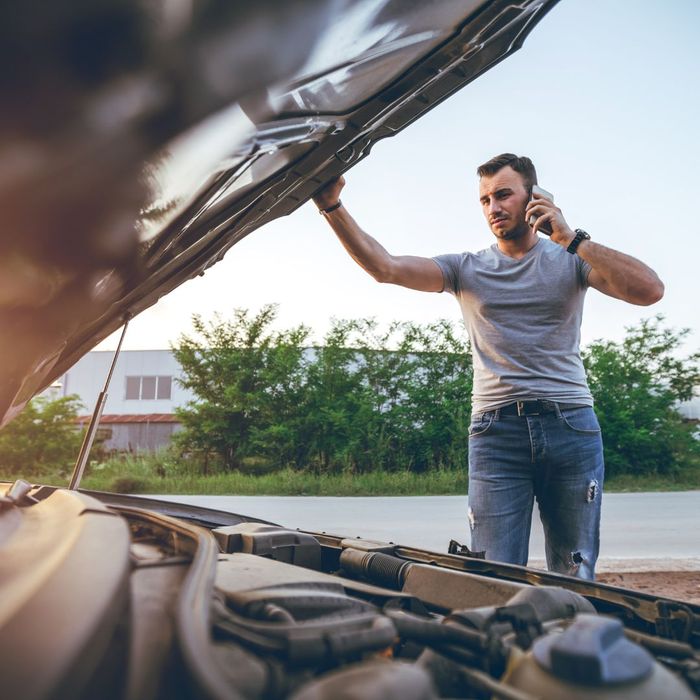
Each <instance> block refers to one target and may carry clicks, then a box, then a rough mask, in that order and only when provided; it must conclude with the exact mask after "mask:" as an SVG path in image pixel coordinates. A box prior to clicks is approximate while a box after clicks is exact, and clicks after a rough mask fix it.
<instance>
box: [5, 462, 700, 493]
mask: <svg viewBox="0 0 700 700" xmlns="http://www.w3.org/2000/svg"><path fill="white" fill-rule="evenodd" d="M86 472H87V473H86V475H85V476H84V478H83V480H82V483H81V487H82V488H86V489H94V490H98V491H116V492H119V493H154V494H155V493H157V494H211V495H225V494H230V495H240V496H438V495H455V496H457V495H464V494H466V493H467V475H466V472H464V471H457V470H450V469H442V470H433V471H430V472H426V473H424V474H415V473H413V472H409V471H400V472H370V473H366V474H353V473H351V472H342V473H339V474H320V475H317V474H313V473H310V472H301V471H295V470H292V469H280V470H275V471H269V472H267V473H250V474H247V473H242V472H229V473H216V474H212V475H209V476H202V475H200V474H196V473H192V472H193V469H192V466H191V465H189V464H188V463H186V462H183V461H181V460H177V459H173V458H171V457H169V456H167V455H145V456H143V457H133V456H126V457H119V458H114V459H111V460H108V461H106V462H104V463H99V464H96V463H92V464H91V465H90V467H89V468H88V469H87V470H86ZM0 478H5V479H6V480H8V481H11V480H12V479H13V478H16V477H8V476H7V475H0ZM68 479H69V474H68V473H67V472H51V473H46V474H42V475H32V476H31V480H33V481H35V482H37V483H46V484H54V485H60V486H64V485H67V483H68ZM694 489H700V468H693V469H688V470H686V471H684V472H682V473H681V474H680V475H676V476H670V475H658V474H651V475H633V474H624V475H620V476H616V477H610V478H608V479H607V480H606V483H605V491H606V492H607V493H611V492H618V493H624V492H641V491H687V490H694Z"/></svg>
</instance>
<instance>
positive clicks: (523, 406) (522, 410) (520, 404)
mask: <svg viewBox="0 0 700 700" xmlns="http://www.w3.org/2000/svg"><path fill="white" fill-rule="evenodd" d="M527 404H535V407H534V408H535V410H532V411H528V410H527ZM515 406H516V408H517V409H518V417H520V418H522V417H523V416H539V415H540V413H541V411H540V410H539V409H540V402H539V401H516V402H515Z"/></svg>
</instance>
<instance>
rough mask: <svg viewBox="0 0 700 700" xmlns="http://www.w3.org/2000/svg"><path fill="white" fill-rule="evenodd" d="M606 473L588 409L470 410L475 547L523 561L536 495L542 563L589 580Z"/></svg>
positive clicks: (598, 435) (500, 558)
mask: <svg viewBox="0 0 700 700" xmlns="http://www.w3.org/2000/svg"><path fill="white" fill-rule="evenodd" d="M603 475H604V466H603V442H602V438H601V433H600V426H599V425H598V419H597V418H596V415H595V413H594V412H593V409H592V408H589V407H586V406H582V407H576V408H569V409H564V410H561V409H560V408H559V407H558V406H557V408H556V411H555V412H552V413H544V414H540V415H533V416H512V415H507V416H503V415H501V413H500V410H499V409H496V410H493V411H487V412H485V413H480V414H475V415H474V416H472V421H471V425H470V427H469V524H470V528H471V536H472V540H471V541H472V544H471V547H472V549H473V550H475V551H485V552H486V558H487V559H492V560H494V561H501V562H507V563H510V564H520V565H522V566H524V565H526V564H527V558H528V544H529V539H530V523H531V520H532V507H533V498H536V499H537V503H538V505H539V509H540V518H541V520H542V525H543V527H544V535H545V550H546V556H547V568H548V569H549V570H550V571H556V572H559V573H563V574H569V575H571V576H578V577H579V578H584V579H591V580H593V579H594V578H595V563H596V560H597V558H598V548H599V543H600V506H601V496H602V487H603Z"/></svg>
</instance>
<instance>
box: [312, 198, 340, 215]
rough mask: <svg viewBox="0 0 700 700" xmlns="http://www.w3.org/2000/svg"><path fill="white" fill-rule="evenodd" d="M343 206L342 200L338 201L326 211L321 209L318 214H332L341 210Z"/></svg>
mask: <svg viewBox="0 0 700 700" xmlns="http://www.w3.org/2000/svg"><path fill="white" fill-rule="evenodd" d="M342 206H343V203H342V202H341V201H340V200H338V201H337V202H336V203H335V204H331V206H330V207H326V208H325V209H319V210H318V212H319V214H330V213H331V212H332V211H335V210H336V209H340V207H342Z"/></svg>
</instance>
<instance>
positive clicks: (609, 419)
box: [583, 315, 700, 474]
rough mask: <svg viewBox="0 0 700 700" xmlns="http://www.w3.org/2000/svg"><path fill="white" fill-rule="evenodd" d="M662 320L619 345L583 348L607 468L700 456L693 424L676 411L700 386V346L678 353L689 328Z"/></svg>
mask: <svg viewBox="0 0 700 700" xmlns="http://www.w3.org/2000/svg"><path fill="white" fill-rule="evenodd" d="M663 320H664V319H663V316H660V315H657V316H655V317H653V318H650V319H646V320H643V321H641V322H640V323H639V325H637V326H633V327H630V328H627V329H626V331H627V334H626V336H625V338H624V340H623V341H622V342H621V343H614V342H612V341H604V340H598V341H596V342H594V343H592V344H591V345H590V346H588V348H586V350H585V352H584V353H583V359H584V364H585V367H586V371H587V373H588V381H589V385H590V388H591V392H592V393H593V397H594V399H595V404H596V412H597V414H598V417H599V420H600V423H601V427H602V430H603V442H604V445H605V462H606V469H607V471H608V473H609V474H620V473H635V472H636V473H655V472H656V473H662V474H669V473H674V472H677V471H678V470H680V469H683V468H687V467H690V466H693V465H695V466H697V464H698V460H699V459H700V441H698V440H697V439H696V437H695V435H694V430H695V428H694V426H693V425H691V424H688V423H687V422H684V421H683V419H682V417H681V415H680V414H679V413H678V411H677V405H678V403H679V402H681V401H687V400H689V399H690V398H692V396H693V392H694V391H695V390H696V389H697V387H698V385H699V384H700V352H695V353H692V354H690V355H687V356H685V357H682V356H680V353H679V348H680V346H681V344H682V342H683V340H684V339H685V338H686V337H687V336H688V334H689V330H688V329H684V330H680V331H676V330H674V329H670V328H664V327H663Z"/></svg>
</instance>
